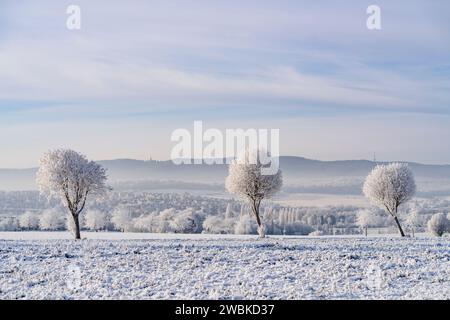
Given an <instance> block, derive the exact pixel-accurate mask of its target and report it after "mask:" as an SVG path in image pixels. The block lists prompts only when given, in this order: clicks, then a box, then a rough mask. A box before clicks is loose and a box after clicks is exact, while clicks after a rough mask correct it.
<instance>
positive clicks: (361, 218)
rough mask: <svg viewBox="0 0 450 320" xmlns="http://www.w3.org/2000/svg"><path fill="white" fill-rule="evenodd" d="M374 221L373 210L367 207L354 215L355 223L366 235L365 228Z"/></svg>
mask: <svg viewBox="0 0 450 320" xmlns="http://www.w3.org/2000/svg"><path fill="white" fill-rule="evenodd" d="M373 221H374V218H373V212H372V211H371V210H369V209H364V210H360V211H359V212H358V215H357V217H356V224H357V225H358V227H360V228H361V229H363V230H364V234H365V235H366V237H367V229H368V228H369V227H370V226H372V224H373Z"/></svg>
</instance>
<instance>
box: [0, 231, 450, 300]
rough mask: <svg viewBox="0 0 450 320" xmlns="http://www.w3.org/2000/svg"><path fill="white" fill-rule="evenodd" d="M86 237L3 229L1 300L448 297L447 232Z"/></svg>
mask: <svg viewBox="0 0 450 320" xmlns="http://www.w3.org/2000/svg"><path fill="white" fill-rule="evenodd" d="M82 236H85V237H87V238H88V239H86V240H82V241H74V240H70V239H68V237H70V235H69V234H67V233H51V232H50V233H46V232H33V233H27V232H22V233H18V232H17V233H0V239H2V240H0V299H91V298H92V299H127V298H128V299H377V298H381V299H450V239H449V238H442V239H438V238H426V237H421V238H418V239H401V238H398V237H396V236H392V237H373V238H371V237H369V238H367V239H366V238H361V237H317V238H311V237H297V238H296V237H271V238H268V239H264V240H257V239H256V237H255V236H211V235H195V236H192V235H154V234H153V235H146V234H119V233H83V234H82ZM66 237H67V239H66ZM139 237H140V239H139ZM144 237H145V238H146V239H144ZM44 238H47V239H49V240H43V239H44ZM6 239H10V240H6ZM20 239H28V240H20Z"/></svg>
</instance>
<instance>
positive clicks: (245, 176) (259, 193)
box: [225, 151, 283, 238]
mask: <svg viewBox="0 0 450 320" xmlns="http://www.w3.org/2000/svg"><path fill="white" fill-rule="evenodd" d="M259 154H260V153H259V152H256V151H255V152H245V154H244V156H243V157H240V158H239V159H237V160H234V161H233V162H232V163H231V164H230V167H229V174H228V177H227V178H226V181H225V185H226V188H227V190H228V192H230V193H232V194H235V195H237V196H239V197H240V198H242V199H245V200H247V201H248V202H249V203H250V207H251V210H252V212H253V215H254V216H255V218H256V223H257V224H258V233H259V236H260V237H261V238H264V237H265V231H264V226H263V224H262V222H261V217H260V206H261V202H262V201H263V200H264V199H268V198H271V197H272V196H273V195H275V194H276V193H277V192H278V191H280V189H281V186H282V184H283V179H282V174H281V170H278V171H277V172H276V173H275V174H271V175H269V174H264V172H263V171H262V169H263V168H264V167H265V166H264V165H263V164H262V163H261V161H260V156H259Z"/></svg>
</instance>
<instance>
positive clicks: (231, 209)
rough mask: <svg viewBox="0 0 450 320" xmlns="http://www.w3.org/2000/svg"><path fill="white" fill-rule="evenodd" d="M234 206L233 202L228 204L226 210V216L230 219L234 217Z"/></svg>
mask: <svg viewBox="0 0 450 320" xmlns="http://www.w3.org/2000/svg"><path fill="white" fill-rule="evenodd" d="M233 215H234V214H233V208H232V206H231V203H229V204H227V209H226V211H225V218H227V219H229V218H232V217H233Z"/></svg>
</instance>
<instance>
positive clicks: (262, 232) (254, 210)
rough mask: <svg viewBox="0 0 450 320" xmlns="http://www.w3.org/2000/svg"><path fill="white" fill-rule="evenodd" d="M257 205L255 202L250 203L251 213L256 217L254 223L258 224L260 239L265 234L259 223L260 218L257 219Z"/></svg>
mask: <svg viewBox="0 0 450 320" xmlns="http://www.w3.org/2000/svg"><path fill="white" fill-rule="evenodd" d="M259 205H260V203H259V202H257V201H253V203H252V211H253V214H254V215H255V217H256V223H257V224H258V234H259V237H260V238H265V237H266V234H265V232H264V228H263V225H262V223H261V218H260V217H259Z"/></svg>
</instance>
